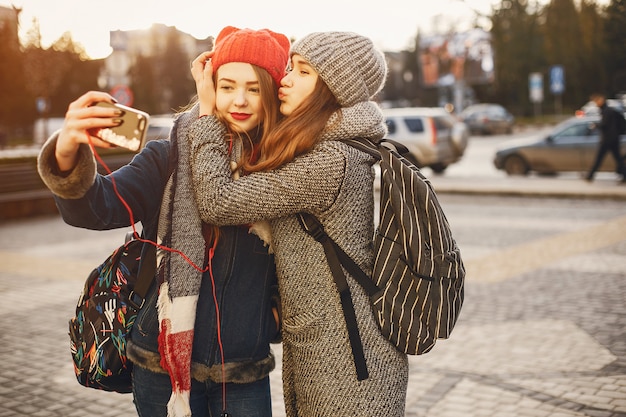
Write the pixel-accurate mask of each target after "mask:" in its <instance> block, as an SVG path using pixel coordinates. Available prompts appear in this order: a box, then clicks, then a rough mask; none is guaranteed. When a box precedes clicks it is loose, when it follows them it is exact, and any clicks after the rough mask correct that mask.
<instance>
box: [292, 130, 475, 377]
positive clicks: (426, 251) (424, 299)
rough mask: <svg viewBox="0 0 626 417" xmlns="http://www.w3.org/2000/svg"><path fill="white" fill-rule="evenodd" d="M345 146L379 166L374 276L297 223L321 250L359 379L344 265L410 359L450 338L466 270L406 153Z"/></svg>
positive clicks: (310, 221) (361, 371) (311, 223)
mask: <svg viewBox="0 0 626 417" xmlns="http://www.w3.org/2000/svg"><path fill="white" fill-rule="evenodd" d="M348 143H349V144H350V145H352V146H354V147H356V148H358V149H360V150H362V151H364V152H367V153H369V154H371V155H372V156H374V157H375V158H376V159H377V160H379V164H380V176H381V179H380V218H379V223H378V227H377V231H376V236H375V237H374V252H375V259H374V268H373V273H372V276H371V277H369V276H367V275H366V274H365V273H364V272H363V271H362V270H361V268H360V267H359V266H358V265H357V264H356V263H355V262H354V261H353V260H352V259H350V257H349V256H348V255H347V254H346V253H345V252H344V251H343V250H342V249H341V248H340V247H339V245H337V244H336V243H335V242H334V241H333V240H332V239H331V238H330V237H328V235H327V234H326V233H325V232H324V229H323V227H322V225H321V223H320V222H319V221H318V220H317V219H316V218H315V216H312V215H311V214H308V213H300V214H299V220H300V223H301V224H302V227H303V228H304V230H306V231H307V232H308V233H309V234H311V235H312V236H313V237H314V238H315V239H316V240H318V241H319V242H320V243H322V245H323V246H324V251H325V253H326V257H327V259H328V263H329V266H330V269H331V270H332V272H333V276H334V279H335V283H336V285H337V289H338V291H339V292H340V298H341V302H342V307H343V311H344V317H345V319H346V324H347V327H348V335H349V337H350V343H351V346H352V353H353V355H354V360H355V365H356V369H357V377H358V378H359V380H363V379H366V378H367V377H368V372H367V366H366V364H365V358H364V356H363V347H362V345H361V339H360V336H359V331H358V327H357V323H356V317H355V313H354V307H353V305H352V298H351V296H350V290H349V287H348V284H347V282H346V277H345V275H344V273H343V269H342V266H343V268H345V270H346V271H347V272H348V273H349V274H350V275H351V276H352V277H353V278H354V279H355V280H356V281H357V282H358V283H359V284H360V285H361V286H362V287H363V288H364V289H365V291H366V292H367V293H368V294H369V297H370V301H371V304H372V308H373V310H374V315H375V317H376V319H377V321H378V325H379V326H380V329H381V331H382V333H383V334H384V335H385V337H387V338H388V339H389V341H390V342H391V343H393V344H394V345H395V346H396V347H397V349H398V350H400V351H401V352H404V353H407V354H410V355H421V354H424V353H426V352H429V351H430V350H431V349H432V348H433V346H434V345H435V342H436V341H437V339H447V338H448V337H450V333H451V332H452V329H453V328H454V325H455V324H456V321H457V318H458V316H459V312H460V310H461V306H462V305H463V298H464V283H465V268H464V266H463V262H462V260H461V253H460V250H459V248H458V246H457V244H456V242H455V240H454V238H453V237H452V232H451V230H450V225H449V224H448V220H447V219H446V216H445V214H444V212H443V209H442V208H441V205H440V204H439V200H438V199H437V195H436V194H435V191H434V189H433V187H432V185H431V183H430V181H429V180H428V178H426V177H425V176H424V175H423V174H422V172H421V171H420V170H419V168H417V167H416V166H415V165H414V164H412V163H411V162H409V161H408V160H407V159H405V158H404V157H403V156H401V153H404V152H407V149H406V148H405V147H404V146H403V145H401V144H399V143H397V142H395V141H391V140H389V139H383V140H382V141H381V142H380V143H373V142H372V141H369V140H367V139H354V140H351V141H349V142H348ZM388 144H389V145H391V146H388ZM393 148H395V149H393Z"/></svg>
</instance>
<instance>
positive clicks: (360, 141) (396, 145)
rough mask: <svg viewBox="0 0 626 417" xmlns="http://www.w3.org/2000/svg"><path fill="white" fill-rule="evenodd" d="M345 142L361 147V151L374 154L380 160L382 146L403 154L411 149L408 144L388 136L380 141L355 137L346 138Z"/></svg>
mask: <svg viewBox="0 0 626 417" xmlns="http://www.w3.org/2000/svg"><path fill="white" fill-rule="evenodd" d="M344 142H345V143H347V144H348V145H350V146H352V147H354V148H357V149H359V150H360V151H363V152H365V153H368V154H370V155H372V156H373V157H374V158H376V159H377V160H379V161H380V159H381V155H380V147H385V148H387V149H389V150H390V151H395V152H396V153H398V154H399V155H402V156H403V155H406V154H407V153H409V149H408V148H407V147H406V146H404V145H403V144H401V143H400V142H398V141H395V140H393V139H388V138H383V139H381V140H380V141H378V142H374V141H373V140H371V139H365V138H353V139H348V140H345V141H344Z"/></svg>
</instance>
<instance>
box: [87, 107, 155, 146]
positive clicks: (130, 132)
mask: <svg viewBox="0 0 626 417" xmlns="http://www.w3.org/2000/svg"><path fill="white" fill-rule="evenodd" d="M95 106H100V107H110V108H117V109H120V110H122V111H123V112H124V113H123V114H122V115H121V116H120V117H119V118H120V119H122V124H120V125H119V126H113V127H106V128H102V129H100V130H99V131H98V132H97V133H96V134H95V135H94V136H97V137H99V138H100V139H102V140H104V141H106V142H109V143H111V144H113V145H116V146H120V147H122V148H126V149H129V150H131V151H133V152H139V151H140V150H141V148H143V146H144V145H145V142H146V132H147V131H148V122H149V120H150V115H148V113H146V112H144V111H141V110H137V109H134V108H132V107H128V106H124V105H123V104H117V103H116V104H111V103H108V102H106V101H99V102H97V103H96V104H95Z"/></svg>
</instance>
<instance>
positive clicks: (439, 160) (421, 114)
mask: <svg viewBox="0 0 626 417" xmlns="http://www.w3.org/2000/svg"><path fill="white" fill-rule="evenodd" d="M383 114H384V115H385V122H386V123H387V128H388V130H389V133H388V135H387V137H388V138H389V139H393V140H396V141H398V142H400V143H402V144H403V145H404V146H406V147H407V148H408V149H409V152H410V155H408V156H407V157H408V159H410V160H411V161H412V162H413V163H415V165H417V166H418V167H420V168H423V167H429V168H431V169H432V170H433V172H435V173H437V174H441V173H443V172H444V171H445V169H446V168H447V167H448V165H450V164H452V163H454V162H457V161H459V160H460V159H461V158H462V157H463V154H464V153H465V148H466V147H467V143H468V141H469V131H468V129H467V126H466V125H465V123H463V122H461V121H459V120H457V119H456V118H455V117H454V116H453V115H451V114H450V113H448V112H447V111H446V110H445V109H443V108H440V107H405V108H391V109H383Z"/></svg>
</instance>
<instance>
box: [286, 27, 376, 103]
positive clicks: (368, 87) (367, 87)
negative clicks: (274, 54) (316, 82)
mask: <svg viewBox="0 0 626 417" xmlns="http://www.w3.org/2000/svg"><path fill="white" fill-rule="evenodd" d="M293 54H298V55H301V56H302V57H303V58H304V59H305V60H306V61H307V62H308V63H309V64H311V66H312V67H313V68H314V69H315V71H317V73H318V74H319V76H320V77H321V78H322V80H324V82H325V83H326V85H328V87H329V88H330V91H332V93H333V94H334V95H335V97H336V98H337V101H338V102H339V104H340V105H341V106H342V107H350V106H353V105H354V104H356V103H359V102H362V101H368V100H370V99H371V98H372V97H373V96H375V95H376V93H378V92H379V91H380V90H381V89H382V88H383V85H385V79H386V77H387V63H386V61H385V55H384V54H383V53H382V52H380V51H379V50H378V49H376V47H374V44H373V43H372V41H371V39H369V38H367V37H365V36H361V35H359V34H356V33H353V32H315V33H311V34H309V35H307V36H305V37H304V38H302V39H300V40H298V41H297V42H295V43H294V44H293V45H292V47H291V55H293Z"/></svg>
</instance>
